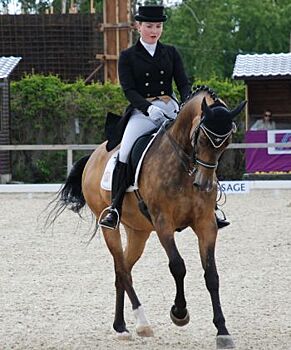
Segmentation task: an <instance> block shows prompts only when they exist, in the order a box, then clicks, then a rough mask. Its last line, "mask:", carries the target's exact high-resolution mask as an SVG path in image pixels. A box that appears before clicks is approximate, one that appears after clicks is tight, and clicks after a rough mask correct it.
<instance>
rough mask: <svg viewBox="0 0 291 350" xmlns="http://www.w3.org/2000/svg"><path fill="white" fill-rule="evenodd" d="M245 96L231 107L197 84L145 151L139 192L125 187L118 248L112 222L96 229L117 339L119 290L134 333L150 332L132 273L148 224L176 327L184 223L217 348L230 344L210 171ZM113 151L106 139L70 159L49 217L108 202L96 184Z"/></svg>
mask: <svg viewBox="0 0 291 350" xmlns="http://www.w3.org/2000/svg"><path fill="white" fill-rule="evenodd" d="M245 103H246V101H243V102H241V103H240V104H239V105H238V106H237V107H236V108H235V109H234V110H230V109H229V108H228V107H227V106H226V104H225V103H224V102H223V101H222V100H220V99H219V98H218V97H217V96H216V94H215V93H214V92H213V91H212V90H210V89H209V88H208V87H200V88H197V89H196V91H195V92H194V93H192V95H191V96H190V97H189V99H188V100H187V101H186V103H185V104H184V105H183V106H182V108H181V110H180V112H179V114H178V116H177V118H176V120H175V121H173V122H172V123H170V125H169V126H167V127H162V128H161V130H160V132H158V134H157V136H156V138H155V140H154V142H153V143H152V145H151V147H150V148H149V150H148V151H147V153H146V155H145V158H144V160H143V163H142V167H141V170H140V175H139V181H138V188H139V189H138V193H139V195H138V196H135V194H134V193H129V192H128V193H127V194H126V195H125V198H124V202H123V209H122V217H121V222H122V224H123V226H124V229H125V231H126V237H127V242H126V247H125V249H124V250H123V247H122V242H121V235H120V230H119V228H117V229H116V230H109V229H106V228H102V231H103V235H104V238H105V241H106V244H107V247H108V249H109V251H110V253H111V254H112V256H113V260H114V267H115V278H116V279H115V287H116V305H115V318H114V323H113V328H114V330H115V331H116V334H117V335H118V336H119V337H120V338H129V337H130V333H129V331H128V329H127V328H126V323H125V320H124V297H125V292H126V293H127V295H128V297H129V299H130V302H131V304H132V309H133V313H134V315H135V319H136V332H137V334H138V335H140V336H145V337H147V336H152V335H153V331H152V328H151V326H150V324H149V322H148V321H147V318H146V316H145V312H144V310H143V307H142V305H141V302H140V300H139V299H138V296H137V294H136V292H135V290H134V287H133V284H132V275H131V271H132V268H133V266H134V264H135V263H136V262H137V261H138V259H139V258H140V257H141V255H142V253H143V250H144V248H145V244H146V241H147V239H148V238H149V236H150V234H151V232H152V231H156V233H157V235H158V238H159V240H160V242H161V245H162V246H163V248H164V249H165V251H166V254H167V256H168V259H169V269H170V272H171V274H172V275H173V277H174V281H175V285H176V296H175V300H174V305H173V306H172V308H171V310H170V317H171V319H172V321H173V323H174V324H176V325H177V326H183V325H186V324H187V323H188V322H189V320H190V317H189V313H188V310H187V308H186V300H185V295H184V277H185V274H186V267H185V264H184V260H183V258H182V257H181V255H180V254H179V251H178V249H177V247H176V244H175V237H174V235H175V231H179V230H182V229H184V228H186V227H190V228H192V230H193V231H194V232H195V234H196V235H197V237H198V241H199V251H200V256H201V261H202V267H203V269H204V272H205V274H204V277H205V282H206V287H207V289H208V291H209V293H210V296H211V301H212V306H213V315H214V318H213V322H214V325H215V327H216V328H217V337H216V346H217V348H218V349H223V348H233V347H234V342H233V340H232V338H231V336H230V334H229V332H228V330H227V328H226V325H225V318H224V316H223V312H222V308H221V305H220V297H219V277H218V274H217V270H216V263H215V243H216V237H217V223H216V219H215V206H216V198H217V186H218V185H217V178H216V173H215V171H216V168H217V165H218V161H219V158H220V156H221V154H222V153H223V151H224V150H225V148H226V147H227V145H228V144H229V143H230V140H231V136H232V134H233V132H235V129H236V126H235V123H234V121H233V119H234V117H235V116H236V115H238V114H239V113H240V112H241V111H242V109H243V108H244V106H245ZM115 151H116V150H115ZM113 152H114V151H112V152H107V151H106V142H105V143H103V144H102V145H100V146H99V147H98V148H97V149H96V150H95V151H94V152H93V153H92V154H91V156H90V157H89V156H86V157H83V158H81V159H80V160H79V161H77V162H76V164H75V165H74V166H73V168H72V170H71V173H70V174H69V176H68V178H67V180H66V183H65V184H64V186H63V188H62V189H61V190H60V192H59V194H58V197H57V199H56V201H57V204H56V207H55V210H56V208H57V214H56V216H55V218H56V217H57V216H58V215H59V214H60V213H61V212H62V211H63V210H64V209H65V208H69V209H71V210H73V211H75V212H77V213H79V212H80V210H81V209H82V207H84V206H85V204H87V205H88V206H89V208H90V209H91V211H92V212H93V213H94V214H95V216H96V218H99V216H100V214H101V213H102V211H103V210H104V209H105V208H106V207H107V206H108V205H109V203H110V202H111V198H110V197H111V196H110V194H111V193H110V191H106V190H103V189H101V186H100V183H101V178H102V175H103V173H104V169H105V166H106V164H107V162H108V160H109V159H110V157H111V155H112V153H113ZM137 197H138V198H139V199H141V198H142V200H143V203H144V205H145V206H146V207H147V216H148V217H146V215H144V214H143V213H142V212H141V210H140V209H139V206H138V198H137Z"/></svg>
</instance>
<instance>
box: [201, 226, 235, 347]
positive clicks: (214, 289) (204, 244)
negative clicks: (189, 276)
mask: <svg viewBox="0 0 291 350" xmlns="http://www.w3.org/2000/svg"><path fill="white" fill-rule="evenodd" d="M216 236H217V230H216V229H210V230H209V231H208V233H207V234H205V231H204V234H203V236H199V235H198V237H199V249H200V256H201V261H202V266H203V269H204V271H205V274H204V278H205V283H206V287H207V289H208V291H209V293H210V297H211V301H212V307H213V316H214V317H213V323H214V325H215V327H216V328H217V337H216V345H217V349H232V348H235V345H234V342H233V340H232V337H231V336H230V335H229V333H228V330H227V328H226V326H225V318H224V316H223V312H222V308H221V305H220V297H219V276H218V273H217V269H216V263H215V242H216Z"/></svg>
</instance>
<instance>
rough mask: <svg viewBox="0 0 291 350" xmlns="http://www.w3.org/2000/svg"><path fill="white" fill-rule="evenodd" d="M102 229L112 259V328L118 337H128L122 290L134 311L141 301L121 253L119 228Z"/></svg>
mask: <svg viewBox="0 0 291 350" xmlns="http://www.w3.org/2000/svg"><path fill="white" fill-rule="evenodd" d="M102 230H103V234H104V238H105V241H106V244H107V246H108V248H109V250H110V252H111V254H112V256H113V260H114V269H115V288H116V307H115V319H114V323H113V328H114V330H115V331H116V332H117V335H118V337H120V338H124V339H128V338H129V337H130V335H129V332H128V330H127V328H126V323H125V320H124V292H125V291H126V293H127V295H128V297H129V299H130V301H131V304H132V308H133V310H134V312H137V313H138V310H139V308H140V306H141V303H140V301H139V299H138V297H137V295H136V293H135V290H134V288H133V286H132V279H131V273H130V270H129V268H128V263H127V262H126V260H125V256H124V253H123V249H122V242H121V237H120V232H119V229H117V230H114V231H113V230H109V229H106V228H102Z"/></svg>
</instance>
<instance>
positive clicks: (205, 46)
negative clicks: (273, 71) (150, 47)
mask: <svg viewBox="0 0 291 350" xmlns="http://www.w3.org/2000/svg"><path fill="white" fill-rule="evenodd" d="M167 12H168V16H169V21H168V23H167V24H166V25H165V30H164V34H163V41H164V42H168V43H171V44H174V45H175V46H176V47H177V48H178V49H179V50H180V52H181V54H182V56H183V58H184V62H185V66H186V69H187V71H188V73H189V74H190V75H191V76H193V77H194V78H196V77H199V78H202V79H208V78H209V77H211V76H213V75H216V76H218V77H220V78H225V77H230V76H231V74H232V70H233V65H234V61H235V57H236V55H237V54H238V53H279V52H288V51H289V36H290V33H289V32H290V28H291V3H290V1H288V0H277V1H275V0H265V1H261V0H245V1H241V0H215V1H214V0H187V1H185V0H184V1H182V3H181V4H180V5H178V6H175V7H171V8H169V9H168V11H167Z"/></svg>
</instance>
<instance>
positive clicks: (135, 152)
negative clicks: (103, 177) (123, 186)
mask: <svg viewBox="0 0 291 350" xmlns="http://www.w3.org/2000/svg"><path fill="white" fill-rule="evenodd" d="M156 131H157V130H153V131H152V132H151V133H150V134H145V135H142V136H140V137H139V138H138V139H137V140H136V141H135V143H134V144H133V146H132V149H131V151H130V154H129V160H128V171H127V175H128V181H129V183H130V184H131V185H133V184H134V178H135V172H136V168H137V165H138V162H139V160H140V158H141V156H142V154H143V152H144V150H145V149H146V147H147V145H148V144H149V142H150V141H151V140H152V139H153V137H154V135H153V134H154V133H155V132H156Z"/></svg>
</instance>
